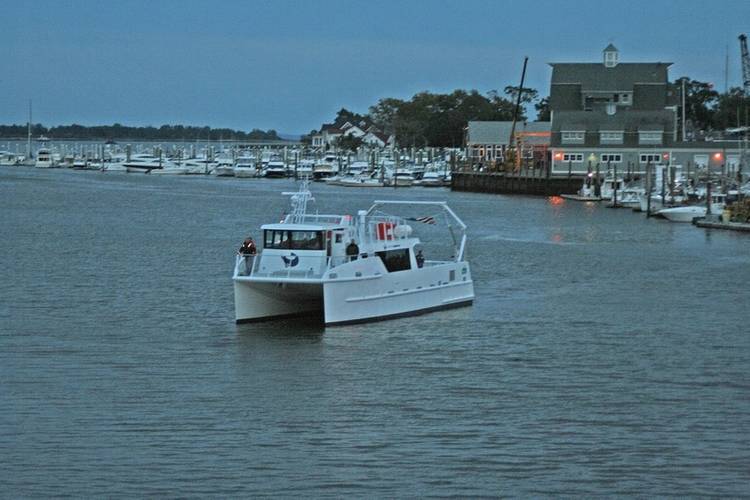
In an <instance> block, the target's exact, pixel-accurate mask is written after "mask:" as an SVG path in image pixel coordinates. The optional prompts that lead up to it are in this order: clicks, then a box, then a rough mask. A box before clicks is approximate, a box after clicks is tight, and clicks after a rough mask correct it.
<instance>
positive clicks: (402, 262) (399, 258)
mask: <svg viewBox="0 0 750 500" xmlns="http://www.w3.org/2000/svg"><path fill="white" fill-rule="evenodd" d="M375 254H376V255H377V256H378V257H380V260H382V261H383V264H384V265H385V268H386V269H387V270H388V272H389V273H394V272H396V271H407V270H409V269H411V262H410V261H409V249H408V248H402V249H400V250H386V251H384V252H375Z"/></svg>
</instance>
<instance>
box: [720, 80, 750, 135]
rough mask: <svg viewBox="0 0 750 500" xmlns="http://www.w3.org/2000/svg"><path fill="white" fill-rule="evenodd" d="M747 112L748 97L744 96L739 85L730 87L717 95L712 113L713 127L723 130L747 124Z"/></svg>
mask: <svg viewBox="0 0 750 500" xmlns="http://www.w3.org/2000/svg"><path fill="white" fill-rule="evenodd" d="M749 114H750V98H748V97H746V96H745V94H744V92H743V90H742V89H741V88H740V87H732V88H731V89H729V92H727V93H725V94H721V95H719V99H718V102H717V104H716V111H715V113H714V115H713V123H712V125H713V128H714V129H717V130H724V129H727V128H732V127H739V126H742V125H748V115H749Z"/></svg>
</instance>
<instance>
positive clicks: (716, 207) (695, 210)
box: [657, 193, 727, 222]
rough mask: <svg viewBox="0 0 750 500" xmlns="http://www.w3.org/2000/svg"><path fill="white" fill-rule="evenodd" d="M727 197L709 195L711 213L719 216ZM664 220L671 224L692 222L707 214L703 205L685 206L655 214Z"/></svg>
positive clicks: (666, 209)
mask: <svg viewBox="0 0 750 500" xmlns="http://www.w3.org/2000/svg"><path fill="white" fill-rule="evenodd" d="M726 200H727V195H726V194H723V193H713V194H712V195H711V213H712V214H721V212H722V210H724V206H725V205H726ZM657 213H658V214H659V215H661V216H662V217H664V218H665V219H667V220H669V221H672V222H693V219H695V218H700V217H705V216H706V214H707V213H708V210H707V207H706V205H705V204H701V205H686V206H683V207H674V208H665V209H663V210H659V212H657Z"/></svg>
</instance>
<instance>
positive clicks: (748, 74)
mask: <svg viewBox="0 0 750 500" xmlns="http://www.w3.org/2000/svg"><path fill="white" fill-rule="evenodd" d="M739 38H740V54H741V56H742V86H743V89H744V92H745V97H750V55H748V53H747V36H746V35H745V34H744V33H743V34H742V35H740V37H739Z"/></svg>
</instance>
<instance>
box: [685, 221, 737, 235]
mask: <svg viewBox="0 0 750 500" xmlns="http://www.w3.org/2000/svg"><path fill="white" fill-rule="evenodd" d="M693 224H695V225H696V226H698V227H705V228H707V229H728V230H730V231H742V232H746V233H750V224H745V223H742V222H720V221H708V220H706V219H696V220H695V221H693Z"/></svg>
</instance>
